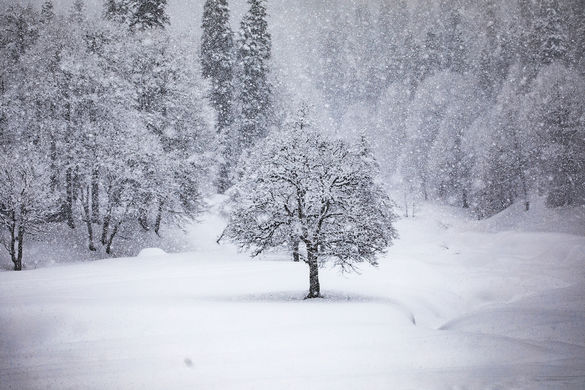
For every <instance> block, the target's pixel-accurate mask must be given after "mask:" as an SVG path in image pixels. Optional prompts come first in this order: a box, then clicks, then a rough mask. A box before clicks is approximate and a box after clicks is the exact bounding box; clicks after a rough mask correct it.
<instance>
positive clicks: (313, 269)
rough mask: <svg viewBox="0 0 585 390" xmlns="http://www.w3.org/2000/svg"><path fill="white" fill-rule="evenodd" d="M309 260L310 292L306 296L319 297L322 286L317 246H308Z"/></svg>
mask: <svg viewBox="0 0 585 390" xmlns="http://www.w3.org/2000/svg"><path fill="white" fill-rule="evenodd" d="M307 262H308V264H309V294H308V295H307V297H306V298H319V297H320V296H321V286H320V285H319V263H318V262H317V250H316V248H314V247H311V248H307Z"/></svg>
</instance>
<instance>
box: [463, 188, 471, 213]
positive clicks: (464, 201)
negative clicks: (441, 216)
mask: <svg viewBox="0 0 585 390" xmlns="http://www.w3.org/2000/svg"><path fill="white" fill-rule="evenodd" d="M462 197H463V208H464V209H468V208H469V202H468V201H467V190H466V189H465V188H464V189H463V196H462Z"/></svg>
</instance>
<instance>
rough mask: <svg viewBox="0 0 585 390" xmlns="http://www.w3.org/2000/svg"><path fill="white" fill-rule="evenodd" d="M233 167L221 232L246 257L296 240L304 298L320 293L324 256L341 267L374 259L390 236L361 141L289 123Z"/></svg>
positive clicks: (389, 217)
mask: <svg viewBox="0 0 585 390" xmlns="http://www.w3.org/2000/svg"><path fill="white" fill-rule="evenodd" d="M241 169H242V171H243V176H242V178H241V181H240V182H239V183H238V184H236V186H235V188H234V198H233V200H234V204H233V211H232V214H231V217H230V222H229V224H228V226H227V228H226V231H225V234H226V236H227V237H229V238H231V239H232V240H233V241H235V242H236V243H238V244H239V245H240V246H242V247H244V248H249V249H251V250H252V255H253V256H256V255H258V254H260V253H262V252H264V251H266V250H268V249H270V248H275V247H281V246H283V247H289V248H290V243H294V242H295V241H300V242H301V243H302V245H303V246H304V248H305V249H306V256H304V258H303V260H304V261H305V262H306V263H307V264H308V266H309V293H308V295H307V298H315V297H319V296H320V293H321V292H320V291H321V290H320V284H319V266H320V265H321V264H323V263H325V262H326V261H328V260H331V261H333V262H334V264H335V265H337V266H340V267H341V268H342V269H343V270H353V269H354V268H355V265H356V263H361V262H368V263H370V264H373V265H375V264H376V255H377V254H379V253H381V252H383V251H384V250H385V248H387V247H388V246H389V245H391V244H392V241H393V239H394V238H396V232H395V230H394V227H393V222H394V219H395V215H394V213H393V211H392V207H393V206H392V202H391V201H390V198H389V197H388V195H387V194H386V192H385V191H384V189H383V188H382V187H381V185H380V183H378V181H377V173H378V172H377V170H376V164H375V161H374V159H373V156H372V155H371V153H370V152H369V150H368V148H366V147H364V145H362V144H360V145H357V146H349V145H348V144H346V143H344V142H343V141H335V140H330V139H327V138H326V137H324V136H323V135H322V134H321V133H320V132H319V131H318V130H317V129H313V128H310V127H309V128H306V127H303V128H302V129H301V128H300V126H297V127H295V128H293V129H289V130H287V131H282V132H275V133H273V134H271V135H269V136H268V137H267V138H266V139H265V140H263V141H262V142H260V143H259V144H258V145H257V146H256V147H254V148H253V149H252V150H251V152H250V154H249V156H248V158H246V159H245V160H244V161H243V163H242V166H241ZM301 252H302V251H301Z"/></svg>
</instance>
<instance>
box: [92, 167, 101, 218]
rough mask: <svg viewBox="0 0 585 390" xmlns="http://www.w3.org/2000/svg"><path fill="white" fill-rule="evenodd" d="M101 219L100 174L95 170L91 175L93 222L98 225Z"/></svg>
mask: <svg viewBox="0 0 585 390" xmlns="http://www.w3.org/2000/svg"><path fill="white" fill-rule="evenodd" d="M99 219H100V199H99V172H98V170H97V169H94V170H93V172H92V173H91V222H93V223H98V222H99Z"/></svg>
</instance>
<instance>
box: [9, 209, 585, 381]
mask: <svg viewBox="0 0 585 390" xmlns="http://www.w3.org/2000/svg"><path fill="white" fill-rule="evenodd" d="M545 212H548V211H543V209H542V208H541V210H540V211H538V210H537V211H536V212H533V214H530V215H531V216H530V217H529V218H528V219H526V218H524V219H525V220H526V221H528V222H526V221H525V222H524V223H522V222H517V221H518V220H521V219H519V218H518V215H521V212H520V211H514V209H512V210H511V211H508V216H507V217H505V216H504V217H502V216H498V217H496V219H492V220H491V221H487V222H485V223H478V222H474V221H471V220H467V219H465V218H464V217H462V216H456V215H455V213H453V212H451V211H450V210H447V209H444V208H443V209H438V208H431V207H427V208H426V209H424V210H423V212H422V214H421V215H420V216H418V217H417V218H415V219H404V220H401V221H400V222H399V226H398V228H399V233H400V235H401V239H400V240H398V241H397V242H396V245H395V246H394V247H393V248H392V249H391V250H390V251H389V252H388V255H387V256H386V257H385V258H384V259H382V260H381V264H380V266H379V267H378V268H377V269H374V268H371V267H364V268H362V274H361V275H341V274H339V273H338V272H337V271H336V270H329V269H325V270H323V271H322V273H321V284H322V288H323V291H324V293H325V295H326V298H325V299H316V300H306V301H305V300H302V297H303V295H304V294H305V289H306V288H307V285H308V272H307V269H306V266H305V265H304V264H297V263H293V262H290V261H288V258H287V257H285V256H283V255H278V254H274V255H268V256H266V257H265V258H263V259H260V260H250V259H249V258H248V257H247V256H246V255H245V254H242V253H238V252H237V251H236V250H235V249H234V248H233V247H231V246H229V245H222V246H218V245H217V244H215V238H216V235H217V234H218V231H219V230H220V229H221V224H222V222H221V220H220V219H219V218H217V217H209V218H208V219H207V220H206V221H204V222H203V223H201V224H200V225H198V226H196V227H195V228H194V229H193V231H192V232H191V240H192V241H193V242H196V243H197V246H198V249H197V250H195V251H193V252H189V253H182V254H164V253H160V251H154V250H153V251H147V252H146V253H144V254H143V255H142V256H139V257H135V258H125V259H111V260H101V261H92V262H88V263H80V264H73V265H70V264H68V265H55V266H52V267H48V268H40V269H36V270H30V271H24V272H20V273H16V272H0V388H1V389H11V388H12V389H59V390H64V389H145V388H146V389H222V390H223V389H384V390H387V389H417V390H420V389H425V390H426V389H531V390H532V389H547V390H550V389H579V390H581V389H583V388H585V236H584V235H583V234H582V233H583V229H582V228H583V226H582V225H581V223H582V222H583V221H582V220H581V219H579V218H580V217H579V215H578V213H577V216H576V217H575V215H573V218H572V219H571V220H570V222H563V224H562V225H561V221H566V220H567V219H566V218H565V219H562V218H561V219H559V220H558V221H557V220H554V219H553V220H549V219H548V217H547V216H546V215H544V213H545ZM514 213H515V214H514ZM572 214H575V213H574V212H572ZM545 217H546V218H545ZM497 218H499V219H497ZM530 218H532V219H530ZM544 219H546V220H549V223H548V226H549V227H550V229H549V230H552V231H557V232H558V231H562V232H571V233H573V234H568V233H551V232H545V231H546V228H545V227H546V226H545V225H546V224H543V223H542V221H543V220H544ZM532 220H533V221H538V223H539V224H538V228H536V229H530V226H534V223H533V222H530V221H532ZM511 221H516V222H513V223H512V222H511ZM502 228H504V229H506V231H499V230H501V229H502ZM530 230H538V231H534V232H531V231H530ZM576 233H579V234H576Z"/></svg>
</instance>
